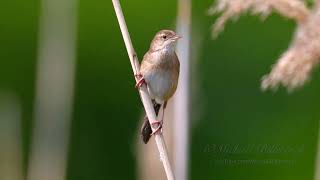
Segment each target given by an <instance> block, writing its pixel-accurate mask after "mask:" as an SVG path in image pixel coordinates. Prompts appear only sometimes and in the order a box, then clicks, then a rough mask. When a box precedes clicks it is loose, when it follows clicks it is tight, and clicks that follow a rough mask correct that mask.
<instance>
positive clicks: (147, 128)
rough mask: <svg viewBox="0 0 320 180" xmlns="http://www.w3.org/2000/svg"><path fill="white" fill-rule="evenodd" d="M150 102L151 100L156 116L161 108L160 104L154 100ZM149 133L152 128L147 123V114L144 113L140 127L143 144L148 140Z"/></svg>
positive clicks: (150, 133)
mask: <svg viewBox="0 0 320 180" xmlns="http://www.w3.org/2000/svg"><path fill="white" fill-rule="evenodd" d="M152 102H153V108H154V111H155V113H156V116H158V114H159V110H160V108H161V104H158V103H156V102H155V101H154V100H153V101H152ZM151 135H152V128H151V125H150V123H149V119H148V116H147V115H146V116H145V117H144V119H143V124H142V127H141V137H142V140H143V142H144V143H145V144H147V143H148V142H149V139H150V138H151Z"/></svg>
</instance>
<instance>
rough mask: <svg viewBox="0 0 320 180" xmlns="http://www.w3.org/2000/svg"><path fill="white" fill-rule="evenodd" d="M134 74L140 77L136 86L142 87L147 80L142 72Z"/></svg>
mask: <svg viewBox="0 0 320 180" xmlns="http://www.w3.org/2000/svg"><path fill="white" fill-rule="evenodd" d="M134 76H135V77H137V78H138V79H139V81H138V82H137V83H136V85H135V87H136V88H140V87H141V86H142V85H143V84H145V83H146V80H145V79H144V77H143V76H142V74H141V73H138V74H135V75H134Z"/></svg>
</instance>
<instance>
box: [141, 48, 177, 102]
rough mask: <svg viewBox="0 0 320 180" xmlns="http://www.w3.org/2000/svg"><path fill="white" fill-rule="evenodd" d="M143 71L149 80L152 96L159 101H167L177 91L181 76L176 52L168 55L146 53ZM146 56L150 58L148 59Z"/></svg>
mask: <svg viewBox="0 0 320 180" xmlns="http://www.w3.org/2000/svg"><path fill="white" fill-rule="evenodd" d="M146 56H147V57H146ZM146 56H145V57H144V61H143V63H142V64H141V73H142V75H143V77H144V79H145V81H146V82H147V86H148V90H149V94H150V96H151V98H153V99H155V100H156V101H157V102H158V103H163V102H164V101H167V100H168V99H169V98H170V97H171V96H173V94H174V93H175V91H176V88H177V84H178V77H179V66H180V65H179V60H178V58H177V56H176V54H175V53H173V54H172V55H170V56H169V57H168V56H165V57H164V56H157V55H156V54H153V56H150V55H146ZM146 58H148V59H147V60H146Z"/></svg>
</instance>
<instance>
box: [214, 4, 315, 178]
mask: <svg viewBox="0 0 320 180" xmlns="http://www.w3.org/2000/svg"><path fill="white" fill-rule="evenodd" d="M273 11H275V12H277V13H279V14H280V15H282V16H284V17H287V18H290V19H293V20H294V21H295V22H296V23H297V28H296V32H295V34H294V36H293V40H292V42H291V44H290V46H289V48H288V49H287V50H286V51H285V52H284V53H283V54H282V56H281V57H280V58H279V59H278V62H277V63H276V64H275V65H274V66H273V67H272V70H271V72H270V73H269V74H268V75H266V76H264V77H263V78H262V83H261V87H262V89H263V90H265V89H269V88H271V89H276V88H277V87H278V86H280V85H283V86H285V87H287V88H288V90H289V91H291V90H293V89H296V88H298V87H301V86H303V85H304V84H305V82H307V81H308V80H309V79H310V76H311V73H312V71H313V70H314V69H315V68H316V67H317V66H318V65H319V63H320V0H314V5H313V7H311V8H309V7H308V6H307V5H306V1H301V0H218V1H216V2H215V3H214V5H213V6H212V7H211V8H210V9H209V14H210V15H214V14H217V13H221V15H220V17H219V18H218V19H217V21H216V23H215V24H214V25H213V31H212V32H213V36H214V37H216V36H217V35H218V34H219V33H220V32H221V31H222V30H223V28H224V26H225V23H226V22H227V21H228V20H230V19H235V18H238V17H239V16H240V15H241V14H244V13H246V12H251V13H252V14H254V15H256V14H261V15H262V17H263V18H266V17H267V16H268V15H270V14H271V13H272V12H273ZM318 131H319V135H318V146H317V155H316V157H317V158H316V164H315V180H320V154H319V153H320V152H319V151H320V125H319V128H318Z"/></svg>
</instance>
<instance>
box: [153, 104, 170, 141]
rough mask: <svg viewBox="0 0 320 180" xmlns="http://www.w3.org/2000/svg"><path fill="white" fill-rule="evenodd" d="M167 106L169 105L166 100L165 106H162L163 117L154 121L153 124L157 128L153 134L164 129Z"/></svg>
mask: <svg viewBox="0 0 320 180" xmlns="http://www.w3.org/2000/svg"><path fill="white" fill-rule="evenodd" d="M166 106H167V101H165V102H164V104H163V106H162V117H161V120H160V121H155V122H153V123H152V126H153V125H156V127H157V129H156V130H154V131H153V132H152V134H151V135H154V134H155V133H157V132H159V131H160V130H161V131H162V125H163V118H164V110H165V108H166ZM157 115H158V113H157Z"/></svg>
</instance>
